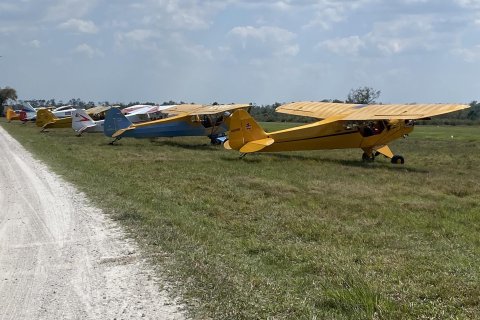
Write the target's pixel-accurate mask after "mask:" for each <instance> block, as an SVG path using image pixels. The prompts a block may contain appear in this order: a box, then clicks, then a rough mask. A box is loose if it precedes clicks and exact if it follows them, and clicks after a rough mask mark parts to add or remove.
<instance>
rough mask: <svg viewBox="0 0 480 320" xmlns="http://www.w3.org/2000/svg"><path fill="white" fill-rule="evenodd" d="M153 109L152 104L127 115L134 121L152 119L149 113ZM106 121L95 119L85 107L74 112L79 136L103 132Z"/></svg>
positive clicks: (73, 125)
mask: <svg viewBox="0 0 480 320" xmlns="http://www.w3.org/2000/svg"><path fill="white" fill-rule="evenodd" d="M151 109H152V106H148V108H144V107H142V108H138V109H136V110H134V111H133V112H131V113H129V114H127V115H126V116H125V117H127V119H129V120H130V121H131V122H132V123H138V122H146V121H151V120H154V119H150V118H149V113H147V111H149V110H151ZM104 122H105V120H98V121H95V120H93V119H92V118H91V117H90V115H88V113H87V112H86V111H85V109H75V111H74V112H73V113H72V129H73V130H75V132H76V133H77V136H81V135H82V133H84V132H103V123H104Z"/></svg>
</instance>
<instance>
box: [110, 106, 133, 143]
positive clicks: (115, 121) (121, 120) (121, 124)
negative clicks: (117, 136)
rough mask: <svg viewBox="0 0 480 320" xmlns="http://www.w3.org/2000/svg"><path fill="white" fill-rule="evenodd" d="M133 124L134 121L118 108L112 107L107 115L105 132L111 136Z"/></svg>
mask: <svg viewBox="0 0 480 320" xmlns="http://www.w3.org/2000/svg"><path fill="white" fill-rule="evenodd" d="M131 125H132V122H130V120H128V119H127V117H125V115H123V113H122V112H121V111H120V109H118V108H111V109H110V110H108V111H107V113H106V115H105V122H104V126H103V133H104V134H105V135H106V136H107V137H111V136H112V135H113V134H114V133H115V132H117V131H118V130H120V129H124V128H127V127H129V126H131Z"/></svg>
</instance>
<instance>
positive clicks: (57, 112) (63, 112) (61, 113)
mask: <svg viewBox="0 0 480 320" xmlns="http://www.w3.org/2000/svg"><path fill="white" fill-rule="evenodd" d="M76 110H77V109H75V108H74V107H73V106H72V105H68V106H61V107H58V108H56V109H53V110H52V113H53V115H54V116H55V117H57V118H66V117H71V116H72V113H73V112H74V111H76Z"/></svg>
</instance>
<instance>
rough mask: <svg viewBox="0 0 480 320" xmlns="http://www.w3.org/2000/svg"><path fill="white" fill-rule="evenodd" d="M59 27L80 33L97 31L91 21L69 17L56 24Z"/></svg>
mask: <svg viewBox="0 0 480 320" xmlns="http://www.w3.org/2000/svg"><path fill="white" fill-rule="evenodd" d="M58 27H59V28H60V29H69V30H74V31H77V32H82V33H97V32H98V28H97V26H96V25H95V23H93V21H88V20H81V19H70V20H68V21H65V22H63V23H61V24H59V25H58Z"/></svg>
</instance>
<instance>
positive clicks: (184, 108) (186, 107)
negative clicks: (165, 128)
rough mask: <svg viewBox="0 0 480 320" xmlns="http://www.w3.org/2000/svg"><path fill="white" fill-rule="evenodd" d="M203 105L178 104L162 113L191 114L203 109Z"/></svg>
mask: <svg viewBox="0 0 480 320" xmlns="http://www.w3.org/2000/svg"><path fill="white" fill-rule="evenodd" d="M201 107H202V105H201V104H178V105H174V106H171V107H169V108H167V109H163V110H161V112H162V113H167V114H182V113H190V112H193V111H195V110H197V109H198V108H201Z"/></svg>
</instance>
